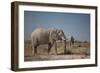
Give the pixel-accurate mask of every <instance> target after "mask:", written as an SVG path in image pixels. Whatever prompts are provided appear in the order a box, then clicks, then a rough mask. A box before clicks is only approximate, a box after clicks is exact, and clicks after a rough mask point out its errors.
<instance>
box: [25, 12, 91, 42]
mask: <svg viewBox="0 0 100 73" xmlns="http://www.w3.org/2000/svg"><path fill="white" fill-rule="evenodd" d="M38 27H43V28H57V29H62V30H63V31H64V33H65V35H66V36H67V37H70V36H73V37H74V38H75V39H76V40H82V41H85V40H86V41H89V40H90V14H83V13H61V12H39V11H24V39H25V40H29V39H30V36H31V33H32V31H34V29H36V28H38Z"/></svg>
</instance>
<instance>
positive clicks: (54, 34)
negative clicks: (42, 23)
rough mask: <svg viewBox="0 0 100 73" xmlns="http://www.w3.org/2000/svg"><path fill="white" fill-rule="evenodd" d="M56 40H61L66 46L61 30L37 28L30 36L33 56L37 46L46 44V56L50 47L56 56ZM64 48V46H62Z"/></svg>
mask: <svg viewBox="0 0 100 73" xmlns="http://www.w3.org/2000/svg"><path fill="white" fill-rule="evenodd" d="M57 40H63V41H64V43H65V44H66V37H65V35H64V32H63V30H59V29H53V28H52V29H44V28H37V29H35V30H34V31H33V32H32V34H31V41H32V48H33V52H34V55H35V54H36V53H37V47H38V46H39V45H43V44H47V45H48V54H49V52H50V49H51V47H52V46H53V45H54V46H55V50H56V54H57V44H56V41H57ZM64 47H65V48H66V46H64Z"/></svg>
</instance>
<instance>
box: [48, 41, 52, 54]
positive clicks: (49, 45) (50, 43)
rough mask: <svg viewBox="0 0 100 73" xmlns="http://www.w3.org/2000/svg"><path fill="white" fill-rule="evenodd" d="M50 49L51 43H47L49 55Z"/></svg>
mask: <svg viewBox="0 0 100 73" xmlns="http://www.w3.org/2000/svg"><path fill="white" fill-rule="evenodd" d="M51 47H52V45H51V43H49V44H48V54H49V53H50V50H51Z"/></svg>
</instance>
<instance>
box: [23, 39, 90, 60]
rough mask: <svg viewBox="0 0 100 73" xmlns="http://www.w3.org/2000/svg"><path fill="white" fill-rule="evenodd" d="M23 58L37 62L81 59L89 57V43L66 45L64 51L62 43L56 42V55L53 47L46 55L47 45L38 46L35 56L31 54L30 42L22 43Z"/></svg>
mask: <svg viewBox="0 0 100 73" xmlns="http://www.w3.org/2000/svg"><path fill="white" fill-rule="evenodd" d="M24 44H25V45H24V49H25V50H24V57H25V61H39V60H60V59H66V60H69V59H83V58H89V57H90V43H87V42H86V43H75V44H74V45H73V46H71V47H70V46H69V43H68V42H67V43H66V50H64V47H63V45H64V43H63V42H57V55H56V53H55V49H54V46H53V47H52V48H51V51H50V54H49V55H48V45H40V46H38V48H37V55H35V56H34V55H33V54H32V46H31V42H30V40H27V41H25V42H24Z"/></svg>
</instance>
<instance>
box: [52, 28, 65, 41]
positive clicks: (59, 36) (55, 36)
mask: <svg viewBox="0 0 100 73" xmlns="http://www.w3.org/2000/svg"><path fill="white" fill-rule="evenodd" d="M50 38H51V39H52V40H55V41H57V40H63V41H65V40H66V37H65V34H64V32H63V30H61V29H53V30H51V32H50Z"/></svg>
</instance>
